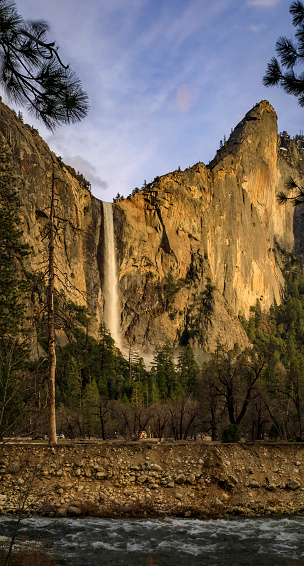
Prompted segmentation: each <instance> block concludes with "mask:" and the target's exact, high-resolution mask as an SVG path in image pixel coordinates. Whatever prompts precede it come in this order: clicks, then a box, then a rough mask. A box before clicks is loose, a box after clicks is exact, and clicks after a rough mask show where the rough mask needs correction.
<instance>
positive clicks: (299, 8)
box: [263, 0, 304, 106]
mask: <svg viewBox="0 0 304 566" xmlns="http://www.w3.org/2000/svg"><path fill="white" fill-rule="evenodd" d="M289 12H290V14H291V15H292V17H293V20H292V23H293V26H294V27H295V28H296V32H295V38H294V40H292V39H288V38H287V37H285V36H283V37H279V39H278V40H277V42H276V52H277V55H278V58H276V57H272V59H271V60H270V62H269V63H268V66H267V71H266V73H265V75H264V77H263V84H264V85H265V86H267V87H269V86H280V87H281V88H282V89H283V90H284V91H285V92H287V93H288V94H292V95H294V96H295V97H296V98H297V99H298V103H299V105H300V106H304V73H303V72H297V71H296V67H297V66H298V65H300V64H301V63H303V62H304V5H303V3H302V2H300V0H296V1H295V2H292V4H291V5H290V8H289Z"/></svg>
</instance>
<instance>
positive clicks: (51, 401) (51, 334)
mask: <svg viewBox="0 0 304 566" xmlns="http://www.w3.org/2000/svg"><path fill="white" fill-rule="evenodd" d="M54 177H55V171H54V164H53V176H52V193H51V211H50V228H49V281H48V354H49V365H48V396H47V406H48V436H49V443H50V444H57V437H56V412H55V374H56V349H55V316H54V279H55V267H54V247H55V225H54V221H55V178H54Z"/></svg>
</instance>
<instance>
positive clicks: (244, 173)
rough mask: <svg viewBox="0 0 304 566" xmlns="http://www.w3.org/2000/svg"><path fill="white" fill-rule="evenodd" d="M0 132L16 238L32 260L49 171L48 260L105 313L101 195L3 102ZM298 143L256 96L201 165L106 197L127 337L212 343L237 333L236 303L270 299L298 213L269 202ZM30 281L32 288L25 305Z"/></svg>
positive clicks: (296, 242)
mask: <svg viewBox="0 0 304 566" xmlns="http://www.w3.org/2000/svg"><path fill="white" fill-rule="evenodd" d="M0 135H1V136H3V137H4V138H5V140H6V142H7V144H8V146H9V148H10V151H11V153H12V157H13V165H14V171H15V174H16V175H17V177H18V186H20V196H21V200H22V202H23V204H24V208H23V229H24V233H25V238H26V239H27V241H29V242H30V243H31V244H32V246H33V248H34V251H35V255H34V257H33V258H32V259H31V263H32V265H31V267H32V268H34V269H36V270H41V269H42V266H43V260H44V259H45V254H46V244H45V240H43V236H44V235H45V228H46V223H47V218H48V206H49V198H50V187H51V182H52V175H53V172H54V178H55V191H56V199H57V211H58V213H57V214H58V216H59V217H60V218H61V221H60V231H59V236H58V248H57V257H56V264H57V270H58V275H59V278H60V281H59V282H58V285H59V287H62V286H64V285H66V287H65V288H66V291H67V292H68V293H69V296H70V297H71V299H72V300H74V301H75V302H79V303H80V304H88V305H89V307H90V309H91V310H92V312H93V313H94V314H95V315H96V318H97V321H98V322H100V321H102V319H103V293H102V288H103V280H104V237H103V209H102V203H101V201H99V200H98V199H96V198H95V197H94V196H93V195H92V194H91V193H90V191H88V190H87V189H86V188H85V187H83V186H81V184H79V182H78V181H77V179H75V178H74V177H73V175H71V174H70V172H69V171H68V170H67V168H66V167H65V166H64V165H63V164H62V163H60V162H59V161H58V160H57V158H56V157H55V156H54V154H52V153H51V152H50V150H49V148H48V146H47V144H46V143H45V142H44V141H43V140H42V139H41V137H40V136H39V134H38V132H37V131H36V130H34V129H33V128H31V127H30V126H28V125H25V124H23V123H22V122H21V121H20V120H19V119H18V117H17V116H16V115H15V114H14V113H13V112H12V111H11V110H9V109H8V108H7V107H6V106H5V105H4V104H2V103H1V104H0ZM302 156H303V152H302V150H301V149H300V148H299V147H297V145H296V143H294V142H290V143H289V145H288V147H287V149H285V150H284V151H282V150H281V149H280V145H279V137H278V134H277V117H276V114H275V112H274V110H273V108H272V107H271V106H270V104H269V103H268V102H267V101H262V102H261V103H259V104H257V105H256V106H255V107H254V108H253V109H252V110H251V111H250V112H248V114H247V115H246V116H245V118H244V119H243V120H242V121H241V122H240V123H239V124H238V125H237V126H236V128H235V129H234V131H233V132H232V134H231V136H230V138H229V140H228V141H227V142H226V144H225V145H224V147H222V148H221V149H220V150H219V151H218V152H217V155H216V157H215V159H214V160H213V161H212V162H211V163H210V164H209V165H208V166H205V165H204V164H203V163H197V164H196V165H194V166H193V167H191V168H189V169H187V170H185V171H180V170H177V171H174V172H172V173H169V174H167V175H164V176H162V177H160V178H158V177H156V178H155V179H154V181H153V182H152V183H150V184H149V185H147V186H146V187H145V188H144V189H143V190H142V191H140V192H138V193H135V194H134V195H133V196H130V197H128V198H127V199H124V200H121V201H120V202H118V203H115V204H114V205H113V214H114V227H115V238H116V247H117V263H118V273H119V291H120V307H121V327H122V334H123V337H124V339H125V341H126V343H127V342H128V343H134V344H135V345H136V346H137V347H138V348H139V350H141V351H142V352H144V351H147V352H149V351H152V350H153V348H154V346H155V345H156V344H158V343H164V342H165V341H166V340H168V341H170V343H172V344H175V345H176V346H177V345H179V344H186V343H187V342H189V341H190V342H191V343H192V344H193V345H194V346H198V347H202V348H203V349H204V350H207V351H208V350H212V349H213V348H214V347H215V345H216V341H217V340H218V339H219V340H220V341H221V342H223V343H225V344H227V346H228V347H232V346H233V345H234V343H235V342H239V343H241V344H245V343H246V340H247V339H246V335H245V333H244V330H243V328H242V325H241V324H240V321H239V318H238V317H239V315H242V316H245V317H248V315H249V309H250V306H252V305H254V304H255V303H256V301H257V300H259V301H260V303H261V307H262V308H263V309H268V308H269V307H270V305H271V304H272V303H273V301H274V299H275V300H276V301H277V302H278V303H279V302H280V300H281V294H282V288H283V283H284V281H283V276H282V271H281V267H282V264H281V252H282V251H283V252H287V253H290V252H293V251H296V252H297V253H300V254H301V253H302V247H303V241H302V237H301V235H302V233H303V231H302V214H301V211H300V210H297V211H296V213H295V211H294V209H293V208H292V207H291V206H281V207H280V206H278V204H277V202H276V193H277V192H278V191H279V190H282V189H283V188H284V183H285V181H286V179H287V177H288V176H289V175H291V174H292V175H293V176H294V177H295V178H299V177H300V176H301V174H302V167H303V165H302V163H303V161H302ZM35 293H36V295H37V296H38V295H39V292H38V290H36V291H35V289H34V292H33V305H34V306H33V308H36V306H35V305H37V301H38V299H37V296H36V295H35Z"/></svg>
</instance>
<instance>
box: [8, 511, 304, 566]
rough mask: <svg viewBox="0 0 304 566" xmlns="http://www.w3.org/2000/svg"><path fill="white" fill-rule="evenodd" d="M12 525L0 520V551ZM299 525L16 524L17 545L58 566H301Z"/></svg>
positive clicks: (303, 550)
mask: <svg viewBox="0 0 304 566" xmlns="http://www.w3.org/2000/svg"><path fill="white" fill-rule="evenodd" d="M15 521H16V519H14V518H12V517H5V516H0V546H1V543H2V544H4V545H5V544H7V543H8V542H9V540H10V536H11V533H12V532H13V529H14V527H15ZM303 528H304V519H303V517H301V518H299V517H289V518H281V519H265V518H261V519H244V518H242V519H237V520H236V519H233V520H229V521H225V520H223V519H218V520H216V521H200V520H197V519H174V518H172V519H162V520H158V519H93V518H87V519H75V520H74V519H51V518H38V517H32V518H29V519H24V520H22V522H21V524H20V526H19V530H18V535H17V545H18V543H19V542H23V544H24V543H27V544H30V543H38V544H40V545H41V546H42V547H44V548H45V549H46V550H48V551H49V552H50V553H51V554H52V553H53V552H55V555H56V559H57V560H56V563H58V564H60V566H71V564H73V566H84V565H85V566H114V565H115V566H134V565H135V564H136V565H138V566H147V565H148V564H155V565H158V566H164V565H166V566H185V565H187V566H223V565H224V566H291V565H292V566H303V564H304V537H303Z"/></svg>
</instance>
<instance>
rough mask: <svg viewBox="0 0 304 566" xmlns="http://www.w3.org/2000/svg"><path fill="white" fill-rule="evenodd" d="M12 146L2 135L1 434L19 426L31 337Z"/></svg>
mask: <svg viewBox="0 0 304 566" xmlns="http://www.w3.org/2000/svg"><path fill="white" fill-rule="evenodd" d="M16 185H17V179H16V178H15V177H14V175H13V172H12V165H11V156H10V152H9V149H8V147H7V145H6V143H5V141H4V140H3V139H0V437H1V436H3V435H4V434H6V433H7V432H8V431H9V430H10V429H12V427H13V426H15V425H16V424H17V422H18V420H19V418H20V417H21V416H22V412H23V409H24V399H23V393H24V389H25V387H26V379H25V373H24V372H25V369H26V363H27V358H28V341H27V337H26V331H25V319H26V313H25V299H26V296H27V293H28V283H27V281H26V278H25V275H24V267H23V260H24V258H25V257H26V256H28V254H29V253H30V248H29V246H28V245H26V244H25V243H24V242H23V239H22V230H21V228H20V222H21V221H20V217H19V214H20V202H19V198H18V191H17V186H16Z"/></svg>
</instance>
